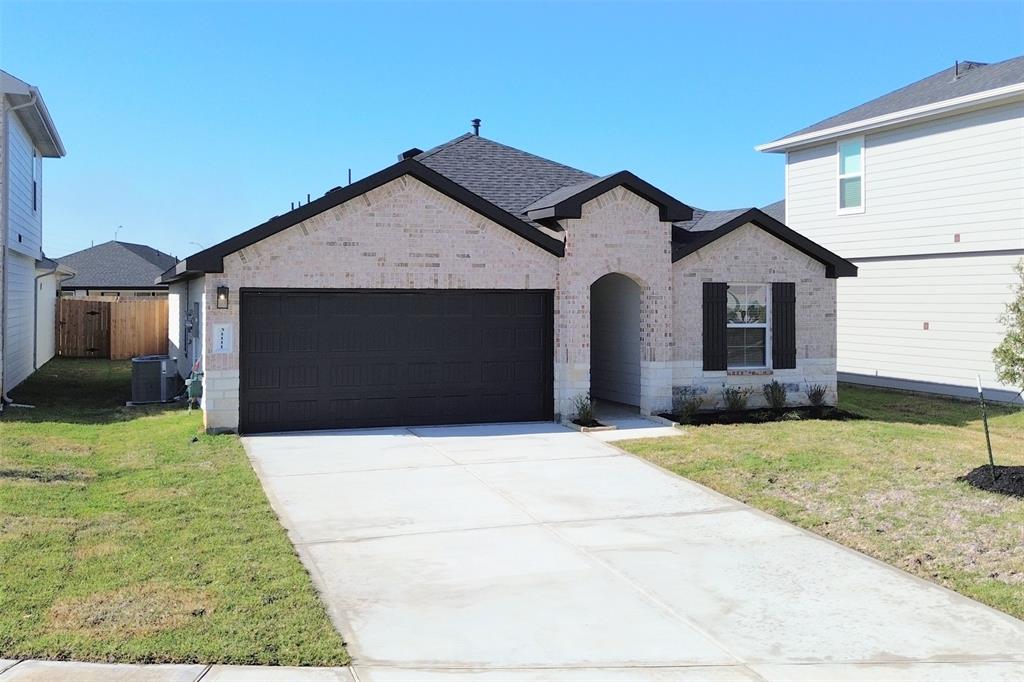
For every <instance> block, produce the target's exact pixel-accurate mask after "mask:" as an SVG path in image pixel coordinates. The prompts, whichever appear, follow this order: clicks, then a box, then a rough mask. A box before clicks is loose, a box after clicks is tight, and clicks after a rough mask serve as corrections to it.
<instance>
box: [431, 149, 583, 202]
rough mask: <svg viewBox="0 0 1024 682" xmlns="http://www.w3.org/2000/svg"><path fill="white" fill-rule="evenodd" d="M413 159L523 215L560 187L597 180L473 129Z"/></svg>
mask: <svg viewBox="0 0 1024 682" xmlns="http://www.w3.org/2000/svg"><path fill="white" fill-rule="evenodd" d="M414 158H415V159H416V160H417V161H419V162H420V163H422V164H423V165H425V166H427V167H428V168H430V169H431V170H434V171H437V172H438V173H440V174H441V175H443V176H445V177H447V178H448V179H449V180H452V181H454V182H456V183H458V184H460V185H462V186H463V187H465V188H466V189H468V190H469V191H470V192H472V193H473V194H476V195H477V196H479V197H481V198H483V199H486V200H487V201H489V202H491V203H492V204H494V205H495V206H498V207H499V208H503V209H504V210H506V211H508V212H509V213H511V214H512V215H515V216H521V215H522V214H523V212H524V210H525V209H526V207H527V206H529V205H530V204H532V203H533V202H534V201H536V200H538V199H540V198H541V197H544V196H547V195H548V194H551V193H552V192H554V191H555V190H557V189H560V188H562V187H566V186H568V185H578V184H580V183H584V182H587V181H591V180H594V179H595V178H596V176H594V175H592V174H590V173H586V172H584V171H581V170H578V169H576V168H572V167H570V166H564V165H562V164H560V163H555V162H554V161H550V160H548V159H545V158H542V157H540V156H534V155H533V154H529V153H527V152H524V151H522V150H520V149H516V148H514V147H507V146H505V145H503V144H499V143H497V142H494V141H492V140H488V139H487V138H484V137H480V136H478V135H473V134H472V133H467V134H465V135H461V136H459V137H457V138H455V139H454V140H450V141H449V142H445V143H444V144H442V145H440V146H437V147H434V148H433V149H429V150H427V151H425V152H423V153H422V154H417V155H416V156H415V157H414Z"/></svg>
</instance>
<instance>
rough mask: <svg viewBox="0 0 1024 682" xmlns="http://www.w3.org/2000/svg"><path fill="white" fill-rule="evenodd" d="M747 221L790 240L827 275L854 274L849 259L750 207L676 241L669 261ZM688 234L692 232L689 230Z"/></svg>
mask: <svg viewBox="0 0 1024 682" xmlns="http://www.w3.org/2000/svg"><path fill="white" fill-rule="evenodd" d="M747 223H753V224H754V225H756V226H757V227H760V228H761V229H762V230H764V231H765V232H767V233H769V234H770V235H772V236H774V237H776V238H777V239H779V240H780V241H782V242H784V243H786V244H789V245H790V246H792V247H793V248H795V249H796V250H798V251H801V252H803V253H805V254H807V255H808V256H810V257H811V258H814V259H815V260H817V261H818V262H820V263H822V264H823V265H824V266H825V276H826V277H828V278H829V279H836V278H838V277H856V276H857V266H856V265H854V264H853V263H851V262H850V261H848V260H846V259H845V258H842V257H840V256H838V255H836V254H835V253H832V252H831V251H829V250H828V249H826V248H825V247H824V246H821V245H820V244H818V243H817V242H813V241H811V240H810V239H808V238H807V237H805V236H803V235H802V234H800V233H799V232H797V231H796V230H793V229H792V228H790V227H787V226H786V225H784V224H783V223H780V222H779V221H778V220H776V219H775V218H772V217H771V216H770V215H768V214H767V213H765V212H764V211H762V210H760V209H757V208H752V209H750V210H749V211H746V212H744V213H741V214H740V215H738V216H736V217H735V218H733V219H732V220H730V221H728V222H727V223H724V224H723V225H720V226H719V227H717V228H715V229H714V230H708V231H707V232H705V233H703V234H702V235H701V236H698V237H696V238H695V239H693V240H692V241H689V242H685V243H682V244H680V243H679V242H678V241H677V242H676V245H677V247H678V249H674V250H673V251H674V253H673V256H672V262H673V263H674V262H676V261H678V260H681V259H683V258H685V257H686V256H689V255H690V254H691V253H694V252H696V251H699V250H700V249H702V248H704V247H705V246H707V245H708V244H711V243H712V242H714V241H717V240H718V239H721V238H722V237H724V236H725V235H727V234H729V233H730V232H732V231H733V230H735V229H737V228H739V227H742V226H743V225H746V224H747ZM690 234H693V233H692V232H691V233H690Z"/></svg>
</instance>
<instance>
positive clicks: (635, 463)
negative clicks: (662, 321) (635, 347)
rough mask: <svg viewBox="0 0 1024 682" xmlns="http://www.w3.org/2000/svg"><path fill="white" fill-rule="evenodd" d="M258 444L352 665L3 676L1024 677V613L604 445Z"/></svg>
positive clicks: (497, 436)
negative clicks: (1016, 614)
mask: <svg viewBox="0 0 1024 682" xmlns="http://www.w3.org/2000/svg"><path fill="white" fill-rule="evenodd" d="M627 428H630V425H629V424H625V423H624V424H620V429H621V430H622V431H623V432H625V431H626V429H627ZM632 428H635V429H636V431H635V433H637V434H638V435H639V434H641V433H645V432H646V433H649V429H652V428H662V427H660V425H651V424H650V423H648V424H640V423H638V424H635V425H632ZM244 443H245V446H246V449H247V450H248V452H249V454H250V457H251V459H252V462H253V464H254V466H255V467H256V469H257V472H258V473H259V476H260V478H261V480H262V481H263V484H264V487H265V488H266V490H267V492H268V494H269V496H270V498H271V502H272V503H273V504H274V507H275V508H276V509H277V511H278V513H279V514H280V516H281V519H282V522H283V523H284V524H285V526H286V527H287V528H288V529H289V532H290V535H291V537H292V540H293V542H294V543H295V545H296V548H297V549H298V551H299V554H300V556H301V557H302V560H303V561H304V562H305V564H306V565H307V567H308V568H309V570H310V573H311V575H312V576H313V579H314V581H315V582H316V583H317V586H318V588H319V589H320V591H321V593H322V595H323V597H324V599H325V601H326V602H327V604H328V607H329V610H330V612H331V616H332V618H333V620H334V622H335V624H336V625H337V626H338V628H339V629H340V630H341V632H342V634H343V635H344V637H345V639H346V641H347V643H348V647H349V651H350V653H351V654H352V656H353V659H354V665H353V666H352V667H351V668H333V669H327V668H266V667H255V666H254V667H242V666H200V665H151V666H133V665H106V664H94V663H57V662H46V661H23V662H17V661H3V660H0V682H15V681H17V682H26V681H28V680H33V681H34V680H47V681H49V680H64V679H66V680H76V681H84V682H92V681H93V680H96V681H99V680H103V681H104V682H106V681H111V682H120V681H122V680H133V681H134V680H142V681H144V682H197V681H198V680H202V681H203V682H231V681H237V682H250V681H252V682H256V681H267V682H274V681H277V680H280V681H288V682H303V681H310V682H312V681H314V680H315V681H323V682H326V681H331V682H397V681H402V680H425V681H427V682H432V681H439V682H443V681H452V682H454V681H455V680H477V681H482V682H492V681H510V682H511V681H527V682H529V681H537V682H540V681H547V680H568V681H570V682H584V681H590V680H597V681H606V682H627V681H634V680H638V681H645V680H647V681H659V682H663V681H669V680H673V681H679V682H688V681H696V680H711V681H712V682H714V681H720V680H721V681H724V680H797V681H800V680H808V681H810V680H840V681H841V680H872V681H875V680H892V681H900V682H902V681H909V680H929V681H934V680H951V681H953V680H956V681H957V682H960V681H970V680H979V681H980V680H1022V679H1024V622H1021V621H1018V620H1015V619H1013V618H1010V617H1009V616H1006V615H1004V614H1001V613H999V612H996V611H993V610H991V609H989V608H987V607H985V606H982V605H981V604H978V603H976V602H973V601H971V600H969V599H966V598H964V597H961V596H959V595H957V594H955V593H953V592H950V591H948V590H945V589H943V588H940V587H937V586H935V585H932V584H930V583H927V582H924V581H921V580H918V579H917V578H914V577H913V576H910V575H908V574H906V573H903V572H901V571H899V570H897V569H895V568H892V567H889V566H886V565H884V564H881V563H879V562H876V561H874V560H872V559H869V558H867V557H865V556H863V555H861V554H857V553H856V552H853V551H851V550H848V549H846V548H843V547H840V546H838V545H836V544H834V543H832V542H829V541H827V540H824V539H822V538H820V537H817V536H815V535H813V534H810V533H807V532H805V531H802V530H800V529H798V528H796V527H794V526H792V525H789V524H787V523H784V522H782V521H779V520H777V519H774V518H772V517H770V516H768V515H765V514H762V513H760V512H758V511H755V510H752V509H750V508H748V507H745V506H743V505H741V504H739V503H738V502H735V501H734V500H731V499H729V498H726V497H724V496H721V495H718V494H717V493H714V492H713V491H710V490H708V489H706V488H703V487H702V486H699V485H697V484H695V483H692V482H690V481H686V480H684V479H681V478H678V477H676V476H674V475H672V474H670V473H667V472H665V471H663V470H661V469H659V468H657V467H654V466H652V465H650V464H648V463H646V462H644V461H642V460H639V459H637V458H634V457H632V456H629V455H626V454H624V453H622V452H621V451H619V450H617V449H615V448H614V447H612V446H610V445H608V444H606V443H604V442H602V441H600V440H598V439H597V438H595V437H593V436H591V435H585V434H581V433H578V432H574V431H569V430H567V429H563V428H561V427H558V426H555V425H552V424H518V425H517V424H509V425H492V426H467V427H437V428H418V429H382V430H367V431H356V432H336V433H330V432H324V433H316V434H298V435H278V436H260V437H250V438H246V439H244Z"/></svg>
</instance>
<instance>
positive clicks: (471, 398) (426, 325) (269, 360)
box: [239, 289, 553, 433]
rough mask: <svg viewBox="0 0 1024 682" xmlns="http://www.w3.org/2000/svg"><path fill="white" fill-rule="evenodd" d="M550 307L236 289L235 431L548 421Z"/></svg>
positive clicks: (513, 295) (510, 298)
mask: <svg viewBox="0 0 1024 682" xmlns="http://www.w3.org/2000/svg"><path fill="white" fill-rule="evenodd" d="M551 301H552V299H551V292H548V291H480V290H457V291H440V290H417V291H390V290H388V291H382V290H356V291H328V290H305V289H291V290H262V289H261V290H254V289H250V290H246V289H243V290H242V292H241V301H240V305H241V335H240V339H241V360H240V362H241V365H240V369H241V380H240V394H239V398H240V405H239V409H240V414H239V421H240V423H239V430H241V431H242V432H243V433H256V432H260V431H287V430H296V429H324V428H349V427H367V426H399V425H400V426H405V425H415V424H461V423H473V422H494V421H529V420H544V419H551V417H552V378H551V374H552V372H551V363H552V319H553V318H552V303H551Z"/></svg>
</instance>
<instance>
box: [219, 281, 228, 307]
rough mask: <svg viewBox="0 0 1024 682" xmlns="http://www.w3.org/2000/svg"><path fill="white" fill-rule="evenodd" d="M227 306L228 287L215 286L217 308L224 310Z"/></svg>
mask: <svg viewBox="0 0 1024 682" xmlns="http://www.w3.org/2000/svg"><path fill="white" fill-rule="evenodd" d="M227 307H228V288H227V287H217V308H218V309H220V310H226V309H227Z"/></svg>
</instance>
